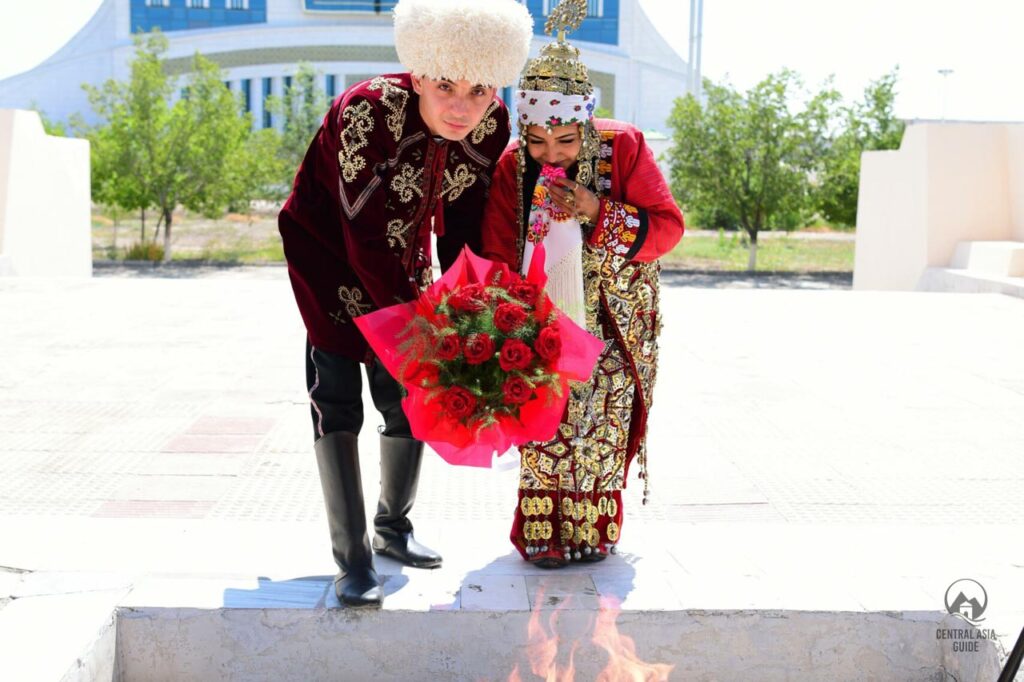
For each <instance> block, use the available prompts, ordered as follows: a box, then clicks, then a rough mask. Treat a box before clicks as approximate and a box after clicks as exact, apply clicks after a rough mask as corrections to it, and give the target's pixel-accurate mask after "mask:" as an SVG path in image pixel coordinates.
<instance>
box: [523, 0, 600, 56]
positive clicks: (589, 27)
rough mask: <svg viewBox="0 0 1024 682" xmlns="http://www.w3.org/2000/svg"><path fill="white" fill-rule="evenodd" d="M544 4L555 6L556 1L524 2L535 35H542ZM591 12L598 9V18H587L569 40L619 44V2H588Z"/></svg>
mask: <svg viewBox="0 0 1024 682" xmlns="http://www.w3.org/2000/svg"><path fill="white" fill-rule="evenodd" d="M545 4H547V5H549V6H552V7H553V6H557V4H558V3H557V1H556V0H547V2H545V0H526V7H527V9H529V10H530V14H532V15H533V17H534V20H533V32H534V34H536V35H539V36H542V35H544V22H545V21H547V16H546V15H545V14H544V6H545ZM589 4H590V6H591V12H592V14H593V15H596V14H597V12H596V11H595V10H596V9H597V8H599V7H600V9H601V13H600V16H588V17H587V18H586V19H584V20H583V25H582V26H581V27H580V30H578V31H576V32H575V33H573V34H572V35H571V36H570V40H586V41H588V42H591V43H603V44H605V45H618V44H619V0H601V1H598V0H590V3H589Z"/></svg>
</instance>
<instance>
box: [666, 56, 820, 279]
mask: <svg viewBox="0 0 1024 682" xmlns="http://www.w3.org/2000/svg"><path fill="white" fill-rule="evenodd" d="M799 87H801V83H800V80H799V78H798V77H797V76H796V74H794V73H793V72H791V71H788V70H784V71H781V72H779V73H777V74H773V75H770V76H768V77H767V78H765V79H764V80H762V81H761V82H760V83H758V84H757V85H755V86H754V87H753V88H751V89H750V90H749V91H747V92H746V93H745V94H741V93H739V92H737V91H736V90H734V89H733V88H732V87H730V86H727V85H718V84H715V83H712V82H711V81H705V86H704V96H705V102H704V104H703V105H702V104H701V103H700V102H698V101H697V100H696V99H695V98H694V97H693V96H692V95H687V96H686V97H685V98H681V99H678V100H676V103H675V107H674V108H673V111H672V114H671V116H670V118H669V125H670V126H671V128H672V129H673V142H674V144H673V146H672V148H671V149H670V150H669V152H668V155H669V160H670V163H671V167H672V171H671V181H672V189H673V192H674V193H675V195H676V197H677V198H678V199H679V200H680V201H682V202H683V203H684V204H686V205H687V206H688V207H691V206H699V207H701V210H702V211H704V212H705V214H708V213H712V212H718V213H719V214H724V215H726V216H731V217H733V218H734V219H735V220H736V222H737V224H738V225H739V227H740V228H742V229H743V230H744V232H746V234H747V237H748V240H749V245H750V247H749V248H750V254H749V258H748V261H747V268H748V269H749V270H754V269H755V268H756V266H757V239H758V234H759V233H760V232H761V231H763V230H766V229H771V228H773V227H793V226H795V223H797V222H799V220H800V216H801V214H802V213H803V212H804V210H805V208H806V197H807V193H808V189H809V184H808V170H809V168H810V165H811V161H812V159H813V158H814V154H815V149H816V145H817V144H818V141H819V140H820V139H821V138H822V137H823V135H824V134H823V132H822V131H821V130H819V127H820V126H821V125H822V116H821V111H820V109H821V107H823V106H824V98H822V99H821V100H819V99H815V100H812V102H813V103H814V108H813V109H812V108H811V107H808V109H807V110H806V111H804V112H800V113H794V112H793V111H791V109H790V101H791V99H792V95H793V94H794V92H795V90H796V89H797V88H799Z"/></svg>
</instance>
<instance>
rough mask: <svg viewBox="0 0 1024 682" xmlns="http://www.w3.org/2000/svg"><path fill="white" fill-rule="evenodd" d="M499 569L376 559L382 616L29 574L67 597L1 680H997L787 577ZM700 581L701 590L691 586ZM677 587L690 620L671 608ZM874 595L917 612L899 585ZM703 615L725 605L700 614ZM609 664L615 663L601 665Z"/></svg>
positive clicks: (998, 651) (200, 585)
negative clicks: (675, 579) (718, 580)
mask: <svg viewBox="0 0 1024 682" xmlns="http://www.w3.org/2000/svg"><path fill="white" fill-rule="evenodd" d="M502 559H503V558H499V559H498V560H496V561H495V562H492V565H491V568H489V569H488V570H484V571H474V572H469V573H463V572H460V571H450V570H449V571H445V570H440V571H412V572H409V574H405V573H401V572H391V571H393V569H394V567H393V566H390V565H389V564H385V565H384V566H383V567H382V568H384V569H386V570H387V571H389V572H388V573H387V574H386V575H384V581H385V582H384V588H385V593H386V597H385V607H384V608H383V609H379V610H373V609H371V610H353V609H342V608H336V607H337V606H338V605H337V601H336V598H335V597H334V594H333V589H332V584H331V579H330V577H328V576H313V577H307V578H296V579H285V580H270V579H267V578H237V577H236V578H231V577H142V578H138V579H137V580H135V583H134V585H133V586H132V587H131V588H130V590H127V591H125V590H124V589H111V588H112V587H113V586H116V585H120V584H121V583H122V582H123V581H124V577H121V576H103V575H99V574H82V575H78V576H76V575H73V574H35V575H33V574H26V575H25V576H23V577H22V579H21V582H22V583H24V584H23V586H22V587H19V588H18V590H16V591H18V592H19V593H21V594H26V595H27V594H30V593H33V592H36V591H50V592H52V591H54V590H57V591H61V590H65V591H67V592H66V593H62V594H48V595H44V596H24V597H21V598H18V599H16V600H15V601H14V602H12V604H10V605H8V606H7V607H6V608H5V609H4V610H3V611H2V612H0V634H2V635H3V636H4V639H3V641H7V642H11V641H18V642H19V647H18V649H17V651H15V652H13V653H14V656H8V655H5V658H4V661H3V664H2V666H0V672H2V673H3V675H2V677H3V678H4V679H17V680H61V681H62V682H72V681H73V682H87V681H93V680H103V681H104V682H108V681H110V680H114V681H122V680H124V681H131V682H135V681H142V682H162V681H164V680H167V681H174V682H183V681H184V682H187V681H191V680H195V681H201V680H202V681H205V680H246V681H250V680H275V681H277V680H339V679H345V680H370V679H373V680H426V679H429V680H474V681H479V680H507V679H524V680H525V679H536V677H540V678H542V679H543V678H547V679H577V680H591V679H599V678H601V676H602V674H604V675H606V676H607V677H605V679H686V680H709V681H710V680H758V681H759V682H762V681H763V682H774V681H776V680H778V681H780V682H781V681H783V680H786V681H798V682H799V681H802V680H807V681H808V682H810V681H814V682H819V681H820V680H846V679H870V680H877V681H885V680H892V681H893V682H896V681H899V682H916V681H921V682H926V681H927V682H931V681H934V680H944V681H946V680H961V681H965V682H966V681H967V680H989V679H995V677H996V676H997V675H998V671H999V665H1000V658H1001V656H1002V655H1003V654H1004V652H1003V648H1002V647H1001V646H1000V644H999V642H998V641H992V640H987V639H982V640H973V642H972V646H975V645H976V647H977V651H969V652H964V651H958V650H957V649H956V646H957V645H956V644H955V643H954V642H955V640H954V639H950V638H948V637H944V636H942V635H941V634H940V633H942V632H943V631H947V630H963V629H965V628H969V627H970V626H968V625H967V624H966V623H964V621H962V620H960V619H959V618H955V617H952V616H949V615H947V614H945V613H943V612H941V611H935V610H914V609H904V610H867V609H863V608H858V607H856V606H854V607H852V608H846V609H842V608H836V609H832V608H805V607H803V606H802V605H801V604H802V603H804V604H806V603H810V602H812V601H815V600H817V601H820V602H821V603H823V604H826V605H831V604H838V603H839V602H837V601H836V600H835V598H832V599H824V600H822V599H821V593H822V592H823V591H822V590H819V591H816V590H815V589H814V588H813V587H811V586H809V585H807V582H806V581H802V582H803V584H804V585H805V586H807V589H806V590H804V591H801V590H799V589H797V585H796V584H790V585H789V589H786V583H784V582H779V581H765V580H758V581H754V582H756V584H754V582H751V581H744V580H737V579H735V578H734V579H731V580H729V581H728V584H727V586H726V587H727V588H728V589H723V586H722V585H721V584H719V585H715V584H713V581H712V580H707V581H705V580H699V581H694V580H687V579H686V578H685V577H682V576H680V579H679V582H681V583H682V586H681V587H680V586H677V585H674V584H671V583H668V582H666V580H667V576H659V575H658V574H657V573H650V572H643V574H644V575H643V578H640V579H636V580H635V579H634V576H635V574H634V573H633V572H632V570H631V565H632V563H633V558H630V557H625V558H623V557H617V558H613V559H611V560H609V561H608V562H605V563H606V566H602V567H600V568H594V569H583V568H580V567H574V568H573V569H569V570H567V571H559V572H547V571H540V570H539V569H532V568H530V567H528V566H525V565H519V564H511V563H510V562H505V561H503V560H502ZM510 566H515V567H518V568H520V570H519V571H509V570H508V569H509V567H510ZM602 569H608V570H602ZM704 582H707V584H708V586H709V588H710V589H709V591H708V592H707V593H704V594H702V593H701V592H700V591H699V589H694V588H699V587H700V584H701V583H704ZM800 582H801V581H799V580H796V581H794V583H800ZM90 585H91V586H94V587H95V588H97V589H96V591H93V590H91V589H90ZM99 588H106V589H99ZM673 588H675V589H673ZM681 590H685V591H687V592H691V593H692V597H691V599H690V601H691V602H692V603H693V604H696V605H698V607H694V608H683V607H680V606H679V599H678V593H679V591H681ZM873 591H876V590H873ZM755 592H756V600H757V601H758V602H760V603H773V604H778V605H779V607H775V608H734V606H735V605H736V604H743V603H751V598H752V595H753V594H754V593H755ZM880 599H881V600H882V601H884V602H886V603H891V604H901V603H902V604H906V603H916V602H917V601H919V600H920V598H919V597H918V596H916V595H914V594H913V592H912V590H907V589H906V586H905V585H904V586H900V585H897V586H896V587H895V589H894V590H893V592H892V594H891V595H880ZM714 603H719V604H722V605H723V607H722V608H715V607H714V606H705V605H710V604H714ZM114 604H116V606H115V605H114ZM785 604H792V605H793V607H792V608H786V607H785V606H784V605H785ZM12 664H13V665H12ZM614 665H618V666H622V667H621V668H609V666H614ZM570 667H571V668H572V669H573V670H574V671H575V677H573V676H572V675H569V674H568V672H567V671H569V669H570ZM613 671H614V672H613ZM629 674H637V675H640V677H636V678H634V677H629V676H628V675H629ZM563 676H565V677H563Z"/></svg>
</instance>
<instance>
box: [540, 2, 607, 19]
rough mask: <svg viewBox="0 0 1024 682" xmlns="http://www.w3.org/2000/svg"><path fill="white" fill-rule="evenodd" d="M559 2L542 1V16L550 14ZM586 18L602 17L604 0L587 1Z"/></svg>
mask: <svg viewBox="0 0 1024 682" xmlns="http://www.w3.org/2000/svg"><path fill="white" fill-rule="evenodd" d="M559 1H560V0H544V16H548V15H549V14H551V10H552V9H554V8H555V7H558V3H559ZM587 16H588V17H603V16H604V0H587Z"/></svg>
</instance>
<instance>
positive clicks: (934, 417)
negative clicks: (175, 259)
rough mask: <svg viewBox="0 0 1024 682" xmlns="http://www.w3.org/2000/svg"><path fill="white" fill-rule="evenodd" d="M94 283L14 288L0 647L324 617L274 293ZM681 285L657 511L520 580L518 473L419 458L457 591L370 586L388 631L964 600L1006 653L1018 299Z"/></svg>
mask: <svg viewBox="0 0 1024 682" xmlns="http://www.w3.org/2000/svg"><path fill="white" fill-rule="evenodd" d="M97 274H102V275H103V276H96V277H93V278H92V279H75V280H73V279H67V280H59V279H38V280H36V279H28V278H21V279H18V278H9V279H0V330H2V331H0V358H2V361H0V566H2V567H3V568H2V569H0V642H4V645H5V646H7V645H8V644H10V643H11V641H12V638H13V637H14V636H15V635H21V636H25V633H26V632H28V631H30V630H31V627H32V624H38V623H39V622H40V621H39V616H38V614H39V613H49V611H47V609H54V611H53V613H64V612H65V611H64V607H63V606H62V605H63V604H66V603H68V602H67V599H76V598H82V599H85V600H87V601H89V600H91V601H89V603H98V602H103V600H104V599H106V600H108V601H109V602H110V603H118V602H117V600H119V599H121V598H122V596H123V594H124V592H125V590H126V589H128V588H130V587H132V586H136V587H137V586H139V585H143V584H148V585H150V587H149V588H146V589H149V590H150V594H157V595H164V596H163V597H162V598H164V599H166V598H167V597H166V595H167V594H168V593H173V592H174V589H171V588H168V589H157V588H153V587H152V585H153V584H154V583H153V582H152V581H168V580H170V581H174V580H182V579H188V580H196V581H233V580H234V581H241V582H240V583H239V584H245V581H247V580H252V579H255V577H256V576H260V577H262V578H263V579H264V580H269V581H288V580H291V579H295V578H298V577H308V576H321V577H322V579H321V580H320V581H319V582H317V583H316V584H315V587H314V588H313V592H314V593H315V594H313V595H312V596H311V597H309V598H310V599H312V602H313V603H314V604H316V605H320V606H323V605H324V604H328V605H329V604H330V601H331V599H332V598H333V595H331V594H330V590H329V588H328V578H327V576H329V575H331V574H332V573H333V570H334V569H333V564H332V562H331V558H330V553H329V545H328V539H327V532H326V522H325V520H324V512H323V501H322V497H321V493H320V488H319V483H318V479H317V474H316V464H315V460H314V458H313V453H312V428H311V424H310V418H309V408H308V402H307V397H306V394H305V385H304V379H303V377H304V374H303V372H304V365H303V345H304V332H303V328H302V324H301V320H300V319H299V316H298V313H297V310H296V308H295V305H294V300H293V298H292V293H291V290H290V287H289V285H288V281H287V276H286V274H285V271H284V269H283V268H258V269H248V270H232V269H212V270H206V271H202V272H198V271H193V272H185V273H182V272H181V271H174V272H169V273H168V272H164V273H159V272H155V273H147V274H149V275H153V274H157V275H160V274H167V275H176V276H144V277H143V276H130V275H131V274H132V273H123V272H122V273H118V272H100V273H97ZM687 284H690V285H689V286H688V285H687ZM692 284H693V282H692V281H691V282H689V283H688V282H687V281H686V279H685V278H680V277H672V276H666V277H665V285H664V286H663V290H662V305H663V317H664V333H663V336H662V343H661V362H660V369H659V378H658V384H657V389H656V393H655V408H654V411H653V414H652V418H651V429H650V447H649V449H650V471H651V503H650V504H649V505H647V506H642V505H641V504H640V494H641V492H642V485H641V483H642V482H641V481H637V480H635V478H634V479H633V480H631V481H630V482H629V486H630V487H629V489H628V490H627V493H626V496H625V497H626V503H625V504H626V521H625V525H624V530H623V542H622V550H623V553H622V555H621V556H618V557H612V558H610V559H609V560H608V561H606V562H604V564H603V565H598V566H596V567H594V568H588V569H587V570H585V571H584V570H580V569H575V568H574V569H571V570H569V571H567V572H562V573H561V574H559V573H551V572H543V571H540V570H538V569H532V568H527V567H525V566H523V565H521V563H520V562H518V560H517V559H516V558H515V557H514V556H513V555H511V554H510V546H509V545H508V542H507V534H508V530H509V524H510V522H511V515H512V509H513V504H514V501H515V488H516V484H517V478H516V471H515V469H514V468H513V467H512V466H511V464H513V463H509V464H510V465H509V466H506V467H504V468H499V469H497V470H475V469H463V468H453V467H450V466H448V465H446V464H444V463H443V462H442V461H441V460H440V458H438V457H436V456H430V457H428V459H427V461H426V462H425V465H424V472H423V479H422V481H421V485H420V495H419V499H418V501H417V504H416V507H415V510H414V517H413V518H414V521H415V522H416V524H417V535H418V536H419V537H421V538H422V539H423V540H425V541H426V542H428V543H429V544H431V545H433V546H435V547H436V548H437V549H439V550H440V551H441V552H442V553H443V554H444V555H445V557H446V562H445V566H444V567H443V568H442V569H440V570H439V571H433V572H426V573H425V572H422V571H420V572H416V571H410V570H409V569H402V568H401V567H398V566H397V565H395V564H391V563H390V562H387V561H382V562H379V567H380V568H381V569H382V572H383V573H384V574H385V575H387V576H388V584H386V586H385V587H386V593H387V596H386V600H385V610H389V609H390V610H401V609H413V610H415V609H422V608H427V609H430V608H433V607H435V606H437V605H438V604H446V605H447V606H448V608H455V609H462V610H472V609H473V608H479V607H482V605H481V604H480V603H479V598H478V597H475V596H474V590H471V589H466V585H468V584H469V583H470V582H472V581H468V582H467V578H466V576H477V578H478V579H479V580H478V581H484V582H486V580H487V579H488V576H493V575H506V574H508V575H513V574H514V575H515V576H516V577H515V579H514V580H513V581H512V583H511V586H510V587H507V588H505V589H504V590H503V591H501V590H499V591H498V593H497V594H496V596H495V597H494V599H495V600H497V601H495V602H494V603H492V604H490V605H489V606H490V607H493V608H507V609H511V610H515V609H519V608H525V609H526V610H529V609H530V608H537V604H536V601H535V599H536V598H537V595H538V594H543V593H544V592H545V590H546V591H547V594H548V595H550V594H552V590H563V591H565V592H566V593H567V594H577V595H595V599H596V597H597V596H601V595H613V596H615V597H617V598H618V599H619V600H620V601H621V602H622V604H623V608H625V609H630V608H632V609H635V610H645V609H663V610H672V609H678V610H687V609H705V610H716V609H718V610H722V609H797V610H801V609H804V610H816V611H817V610H821V611H836V612H857V611H871V612H875V611H877V612H890V611H905V610H912V611H922V612H923V611H930V612H938V613H944V612H945V610H946V608H945V606H944V595H945V591H946V588H947V587H948V586H949V585H950V583H952V582H953V581H955V580H957V579H959V578H972V579H975V580H977V581H978V582H980V583H981V584H983V585H984V586H985V587H986V589H987V595H988V599H989V603H988V606H987V609H986V617H987V620H986V622H985V627H992V628H995V629H996V630H997V633H998V635H999V637H1000V641H1001V646H1002V647H1003V648H1004V649H1005V650H1008V649H1009V648H1010V647H1011V646H1012V644H1013V641H1014V640H1015V639H1016V636H1017V634H1018V633H1019V632H1020V628H1021V626H1024V544H1022V543H1021V537H1024V532H1022V531H1024V352H1022V349H1024V300H1021V299H1018V298H1012V297H1009V296H999V295H987V294H976V295H969V294H926V293H891V292H885V293H882V292H877V293H876V292H853V291H848V290H843V289H838V288H836V287H835V286H827V285H826V286H818V285H814V284H813V283H812V285H810V286H796V287H793V288H788V289H766V288H760V287H749V288H748V287H742V286H741V287H740V288H707V287H704V286H700V287H696V286H692ZM826 284H827V283H826ZM370 404H371V403H370V402H369V400H368V396H367V405H370ZM378 421H379V418H378V415H376V413H374V412H373V411H372V410H368V412H367V423H366V425H365V426H364V430H363V434H362V436H361V438H360V445H361V448H362V450H363V452H364V456H363V475H364V480H365V484H364V489H365V491H366V497H367V504H368V505H369V504H371V503H373V502H374V500H375V494H376V491H377V472H376V467H375V462H374V458H375V455H376V447H375V439H376V428H375V427H376V425H377V423H378ZM634 475H635V474H634ZM156 584H160V583H159V582H158V583H156ZM473 584H474V585H475V584H476V583H473ZM477 592H478V590H477ZM61 597H64V598H65V601H63V602H62V601H57V600H58V599H59V598H61ZM137 598H138V597H137V596H136V599H137ZM474 599H476V600H477V601H476V602H474ZM111 600H112V601H111ZM502 600H504V601H502ZM157 601H159V599H157ZM104 603H106V602H104ZM474 603H476V606H474ZM595 603H596V602H595ZM484 606H487V605H484ZM68 627H70V626H68ZM933 636H934V635H933ZM12 651H13V649H12ZM18 655H23V656H24V657H29V656H31V655H32V654H31V653H30V652H29V653H24V652H21V653H15V659H14V660H15V663H17V660H18V659H17V656H18ZM965 655H966V654H965ZM25 660H29V659H28V658H25ZM22 664H23V665H29V663H25V662H24V661H23V662H22ZM750 665H751V666H755V667H752V668H750V670H756V669H757V668H756V660H755V661H753V662H751V663H750ZM804 672H807V671H804ZM60 674H61V673H60V671H57V674H56V677H53V676H51V677H49V678H46V677H42V676H41V677H40V678H39V679H61V678H60ZM11 679H14V678H11ZM673 679H675V678H673ZM679 679H684V677H680V678H679ZM685 679H691V678H685ZM692 679H708V680H711V679H730V678H729V677H722V678H718V677H715V676H714V675H711V676H706V675H705V676H699V675H697V674H696V673H694V676H693V677H692ZM732 679H739V678H732ZM744 679H758V677H757V676H756V675H754V676H749V677H746V678H744ZM765 679H768V678H767V677H766V678H765ZM770 679H840V678H839V677H835V678H830V677H829V676H828V675H822V676H817V677H816V676H814V675H811V676H808V677H799V676H796V677H792V678H791V677H781V676H779V677H770ZM864 679H868V678H864ZM871 679H883V678H874V677H872V678H871ZM892 679H899V678H898V677H893V678H892ZM963 679H969V678H966V677H965V678H963Z"/></svg>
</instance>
